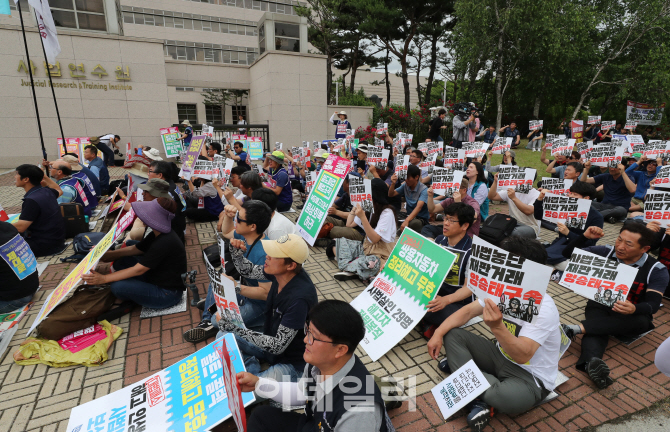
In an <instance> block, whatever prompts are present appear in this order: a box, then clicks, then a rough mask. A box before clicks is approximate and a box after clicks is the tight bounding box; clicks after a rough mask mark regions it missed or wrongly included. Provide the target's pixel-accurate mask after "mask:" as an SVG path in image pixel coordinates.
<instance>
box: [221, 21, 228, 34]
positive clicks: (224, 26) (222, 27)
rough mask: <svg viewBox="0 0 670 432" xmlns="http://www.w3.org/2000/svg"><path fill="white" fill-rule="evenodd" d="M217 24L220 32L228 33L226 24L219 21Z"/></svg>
mask: <svg viewBox="0 0 670 432" xmlns="http://www.w3.org/2000/svg"><path fill="white" fill-rule="evenodd" d="M219 26H220V27H221V33H228V24H226V23H219Z"/></svg>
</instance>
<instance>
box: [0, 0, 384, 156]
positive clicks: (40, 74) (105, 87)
mask: <svg viewBox="0 0 670 432" xmlns="http://www.w3.org/2000/svg"><path fill="white" fill-rule="evenodd" d="M10 3H11V8H12V11H11V16H10V15H0V40H2V41H3V43H2V44H0V62H1V64H2V66H0V79H1V80H2V81H1V82H2V85H1V86H0V88H1V90H0V95H2V100H3V104H2V105H0V114H1V115H2V118H3V119H4V121H5V122H6V124H7V125H8V126H7V127H6V132H5V139H4V140H2V141H1V142H0V154H1V155H2V162H1V163H0V166H2V167H5V168H7V167H9V168H12V167H15V166H17V165H18V164H20V163H24V162H32V163H34V162H36V161H38V160H39V159H40V158H41V154H42V153H41V150H40V138H39V132H38V127H37V121H36V115H35V107H34V104H33V100H32V93H31V89H30V80H29V75H28V67H31V68H32V70H33V74H34V79H35V87H36V93H37V102H38V108H39V113H40V118H41V123H42V131H43V135H44V142H45V146H46V149H47V153H48V156H49V158H54V157H55V156H56V155H57V138H59V137H60V129H59V127H58V122H57V117H56V110H55V107H54V103H53V100H52V95H51V88H50V84H49V79H48V75H47V65H46V63H45V59H44V56H43V54H42V48H41V46H40V42H39V36H38V34H37V29H36V26H35V19H34V15H33V12H32V10H31V9H30V7H29V6H28V4H27V1H25V0H22V1H21V5H22V10H23V18H24V22H25V25H26V39H27V42H28V48H29V53H30V59H31V62H32V63H31V64H30V66H29V65H28V61H27V58H26V55H25V50H24V42H23V36H22V33H21V27H20V21H19V16H18V12H17V10H16V7H15V6H14V3H13V2H10ZM50 3H51V7H52V13H53V17H54V20H55V22H56V24H57V29H58V40H59V43H60V46H61V50H62V51H61V53H60V55H59V56H58V58H57V61H56V64H55V65H49V68H50V70H51V76H52V80H53V87H54V90H55V93H56V97H57V100H58V107H59V110H60V115H61V119H62V124H63V129H64V134H65V137H66V138H68V137H86V136H99V135H103V134H107V133H115V134H118V135H120V136H121V144H124V145H125V143H126V142H131V143H132V144H133V146H135V147H137V146H140V145H149V146H152V147H158V148H160V147H161V145H160V142H161V141H160V138H159V132H158V130H159V129H160V128H164V127H167V126H170V125H172V124H174V123H178V122H181V121H182V120H184V119H188V120H189V121H190V122H191V123H192V124H194V125H197V124H202V123H208V124H214V125H217V124H223V123H224V118H225V123H227V124H230V123H233V120H235V122H236V120H237V115H242V116H243V117H244V118H245V119H246V120H247V122H248V123H251V124H267V125H268V126H269V135H270V139H269V140H270V141H271V142H274V141H280V142H284V143H290V144H291V145H298V144H299V143H300V142H301V141H303V140H310V141H312V140H321V139H324V138H327V137H332V136H333V135H334V126H332V125H330V124H329V123H328V118H329V117H330V115H331V114H332V111H335V110H338V111H339V110H342V109H345V110H347V111H348V113H349V117H350V119H356V120H355V121H356V122H358V123H354V125H356V126H361V125H363V126H364V125H367V124H368V121H367V119H368V118H369V117H370V116H371V112H372V110H371V108H369V107H333V106H327V104H326V66H325V57H324V56H320V55H315V54H310V53H308V48H309V44H308V42H307V25H306V19H304V18H300V17H298V16H297V15H296V14H295V10H294V6H295V5H296V4H297V2H295V1H291V0H273V1H261V0H209V1H197V2H195V1H183V0H120V1H115V0H87V1H86V2H83V3H82V2H80V1H75V0H52V1H51V2H50ZM82 8H83V9H85V10H82ZM203 89H229V90H245V91H246V94H244V95H243V96H242V97H240V98H238V100H237V101H229V102H228V103H227V104H226V107H225V110H222V109H221V107H213V106H205V104H204V97H203V95H202V93H203ZM352 123H353V122H352ZM196 128H197V127H196ZM161 151H162V148H161Z"/></svg>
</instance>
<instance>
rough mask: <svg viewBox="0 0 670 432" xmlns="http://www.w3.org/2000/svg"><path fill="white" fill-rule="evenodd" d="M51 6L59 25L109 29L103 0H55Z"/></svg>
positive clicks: (101, 29)
mask: <svg viewBox="0 0 670 432" xmlns="http://www.w3.org/2000/svg"><path fill="white" fill-rule="evenodd" d="M50 7H51V9H52V11H51V14H52V15H53V18H54V23H55V24H56V25H57V26H60V27H68V28H77V29H82V30H99V31H106V30H107V22H106V20H105V7H104V4H103V1H102V0H53V1H52V4H51V5H50ZM73 12H74V13H73Z"/></svg>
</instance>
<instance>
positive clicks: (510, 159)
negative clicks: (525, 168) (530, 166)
mask: <svg viewBox="0 0 670 432" xmlns="http://www.w3.org/2000/svg"><path fill="white" fill-rule="evenodd" d="M492 157H493V151H492V150H489V151H488V152H487V153H486V155H485V156H484V158H483V159H482V163H486V166H485V168H486V171H488V172H490V173H497V172H498V171H500V167H501V166H503V165H514V166H516V165H517V163H516V152H515V151H514V150H507V151H506V152H505V153H504V154H503V155H502V157H503V159H502V163H501V164H500V165H495V166H491V159H492ZM491 177H493V176H491Z"/></svg>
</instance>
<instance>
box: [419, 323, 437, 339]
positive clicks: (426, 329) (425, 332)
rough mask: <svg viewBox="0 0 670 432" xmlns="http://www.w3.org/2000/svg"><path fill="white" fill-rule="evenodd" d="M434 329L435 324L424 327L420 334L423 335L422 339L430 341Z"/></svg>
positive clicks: (435, 327)
mask: <svg viewBox="0 0 670 432" xmlns="http://www.w3.org/2000/svg"><path fill="white" fill-rule="evenodd" d="M436 329H437V326H436V325H435V324H429V325H427V326H425V327H424V329H423V331H422V332H421V334H423V337H425V338H426V339H430V338H432V337H433V335H434V334H435V330H436Z"/></svg>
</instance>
